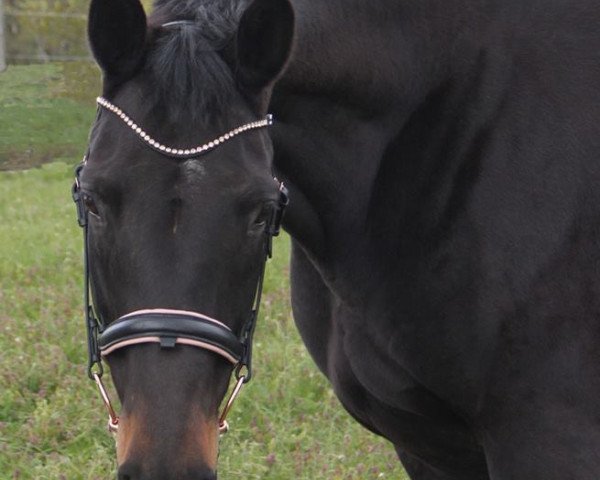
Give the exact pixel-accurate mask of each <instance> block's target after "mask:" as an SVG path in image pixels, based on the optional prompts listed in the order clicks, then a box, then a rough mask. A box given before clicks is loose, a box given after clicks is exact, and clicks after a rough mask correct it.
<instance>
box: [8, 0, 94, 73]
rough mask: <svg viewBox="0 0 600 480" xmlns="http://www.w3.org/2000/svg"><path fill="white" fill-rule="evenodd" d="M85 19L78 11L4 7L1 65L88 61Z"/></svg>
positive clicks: (84, 15)
mask: <svg viewBox="0 0 600 480" xmlns="http://www.w3.org/2000/svg"><path fill="white" fill-rule="evenodd" d="M2 2H3V0H0V11H1V10H2ZM14 3H15V4H16V3H17V2H14ZM1 16H2V14H1V13H0V18H1ZM86 18H87V16H86V14H84V13H79V12H57V11H34V10H30V9H29V10H21V9H18V8H17V7H16V6H11V5H10V4H9V5H5V8H4V29H3V30H2V27H1V26H0V51H1V50H2V48H1V47H2V44H4V51H5V62H7V63H38V62H48V61H72V60H78V61H82V60H83V61H87V60H90V59H91V57H90V54H89V50H88V47H87V41H86V34H85V27H86ZM0 22H1V20H0ZM0 25H2V23H0ZM2 32H3V34H2ZM1 55H2V53H0V58H1ZM0 63H1V61H0ZM0 69H1V68H0Z"/></svg>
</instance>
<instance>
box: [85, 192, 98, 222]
mask: <svg viewBox="0 0 600 480" xmlns="http://www.w3.org/2000/svg"><path fill="white" fill-rule="evenodd" d="M83 204H84V205H85V208H86V210H87V211H88V212H89V213H91V214H92V215H95V216H96V217H99V216H100V213H99V212H98V207H97V206H96V202H95V201H94V199H93V198H92V196H91V195H88V194H87V193H84V194H83Z"/></svg>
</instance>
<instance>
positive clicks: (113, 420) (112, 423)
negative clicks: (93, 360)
mask: <svg viewBox="0 0 600 480" xmlns="http://www.w3.org/2000/svg"><path fill="white" fill-rule="evenodd" d="M92 376H93V377H94V381H95V382H96V385H98V390H100V396H101V397H102V401H103V402H104V405H105V406H106V410H107V411H108V431H109V432H110V433H112V434H113V435H114V434H116V433H117V432H118V431H119V416H118V415H117V414H116V412H115V409H114V408H113V406H112V403H111V401H110V397H109V396H108V392H107V391H106V388H105V387H104V383H102V378H101V377H100V375H98V374H97V373H96V372H93V373H92Z"/></svg>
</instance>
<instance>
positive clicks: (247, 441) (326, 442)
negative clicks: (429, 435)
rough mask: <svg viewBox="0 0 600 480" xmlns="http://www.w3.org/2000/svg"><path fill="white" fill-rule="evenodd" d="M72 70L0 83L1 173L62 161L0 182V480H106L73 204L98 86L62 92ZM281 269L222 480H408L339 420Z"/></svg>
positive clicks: (283, 266)
mask: <svg viewBox="0 0 600 480" xmlns="http://www.w3.org/2000/svg"><path fill="white" fill-rule="evenodd" d="M79 69H80V67H77V66H71V65H62V66H61V65H43V66H32V67H11V68H10V69H9V71H8V72H7V73H2V74H0V170H1V169H7V168H9V167H18V168H26V167H28V166H31V165H38V164H39V163H43V162H45V161H48V160H53V161H55V160H57V159H61V158H62V161H60V162H56V161H55V162H54V163H50V164H46V165H44V166H42V167H41V168H35V169H26V170H21V171H13V172H0V306H1V307H2V308H0V366H1V368H0V479H1V480H4V479H69V480H71V479H106V478H113V477H114V471H115V455H114V453H115V452H114V444H113V440H112V438H111V437H110V436H109V435H108V433H107V432H106V430H105V425H106V414H105V412H104V410H103V405H102V403H101V401H100V399H99V397H98V393H97V391H96V390H95V387H94V385H93V384H92V383H91V382H90V381H89V380H88V378H87V376H86V373H85V361H86V352H85V337H84V324H83V321H82V318H81V308H82V307H81V296H82V273H81V231H80V229H79V228H78V227H77V225H76V221H75V211H74V206H73V204H72V202H71V200H70V185H71V182H72V171H73V165H75V163H77V161H78V159H79V153H80V152H81V151H83V149H84V146H85V140H86V137H87V130H88V128H89V125H90V122H91V121H92V119H93V114H94V104H93V97H94V95H95V94H96V92H97V89H95V88H92V87H91V86H92V85H93V84H94V82H95V80H94V77H93V75H95V74H94V73H93V72H92V77H91V78H92V79H91V80H89V78H90V77H89V76H88V77H87V78H88V81H87V83H84V87H81V88H79V89H77V88H71V87H70V85H73V83H74V82H75V83H78V82H80V81H81V80H82V78H85V77H84V76H82V75H81V74H80V71H79ZM85 85H87V86H85ZM67 94H68V95H67ZM7 112H8V113H7ZM8 117H10V118H8ZM17 120H18V121H17ZM7 132H8V133H7ZM27 150H30V151H31V152H32V153H31V154H26V153H24V152H25V151H27ZM70 152H77V154H74V153H70ZM288 256H289V239H288V238H287V237H285V236H283V237H281V238H280V239H278V240H277V241H276V242H275V257H274V259H273V260H272V261H271V262H270V265H269V267H268V271H267V277H266V279H265V295H264V302H263V307H262V312H261V318H260V321H259V325H258V328H257V332H256V335H255V342H256V343H255V354H254V359H255V360H254V362H255V379H254V380H253V381H252V382H251V383H250V384H249V385H248V386H247V387H246V388H245V390H244V391H243V393H242V395H241V397H240V398H239V400H238V401H237V403H236V405H235V407H234V410H233V411H232V413H231V415H230V418H229V421H230V424H231V426H232V430H231V432H230V433H229V434H227V436H226V437H225V438H224V439H223V440H222V444H221V456H220V460H219V470H220V478H224V479H234V478H236V479H242V478H243V479H272V480H287V479H307V480H308V479H311V480H312V479H315V478H323V479H330V480H336V479H340V480H342V479H343V480H352V479H378V478H389V479H406V477H405V476H404V473H403V471H402V469H401V467H400V465H399V463H398V461H397V460H396V457H395V454H394V453H393V449H392V448H391V446H390V445H389V444H388V443H387V442H385V441H384V440H382V439H380V438H377V437H375V436H373V435H372V434H370V433H369V432H367V431H366V430H364V429H362V428H361V427H360V426H358V424H357V423H356V422H354V421H353V420H352V419H351V418H350V417H349V416H348V415H347V414H346V413H345V411H344V410H343V408H342V407H341V406H340V404H339V402H338V401H337V400H336V398H335V397H334V395H333V393H332V391H331V389H330V387H329V385H328V383H327V381H326V380H325V379H324V378H323V376H322V375H321V374H320V373H319V372H318V371H317V370H316V368H315V366H314V364H313V362H312V360H311V359H310V357H309V356H308V354H307V352H306V350H305V348H304V346H303V345H302V343H301V341H300V338H299V336H298V333H297V331H296V329H295V326H294V324H293V321H292V318H291V313H290V305H289V285H288V280H287V277H288V271H287V264H288Z"/></svg>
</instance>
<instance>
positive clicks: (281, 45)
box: [235, 0, 294, 92]
mask: <svg viewBox="0 0 600 480" xmlns="http://www.w3.org/2000/svg"><path fill="white" fill-rule="evenodd" d="M293 37H294V10H293V8H292V5H291V4H290V2H289V0H253V1H252V2H250V5H249V6H248V7H247V9H246V11H245V12H244V14H243V15H242V18H241V20H240V25H239V27H238V32H237V35H236V38H235V42H236V46H235V47H236V52H235V56H236V59H235V60H236V67H235V70H236V77H237V80H238V83H239V84H240V85H241V86H242V87H244V88H245V89H247V90H249V91H250V92H253V91H254V92H256V91H259V90H261V89H262V88H264V87H265V86H267V85H268V84H269V83H271V82H273V81H274V80H275V79H276V77H277V76H278V75H279V74H280V73H281V71H282V70H283V67H284V66H285V64H286V63H287V61H288V57H289V55H290V51H291V48H292V40H293Z"/></svg>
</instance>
